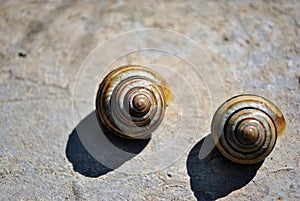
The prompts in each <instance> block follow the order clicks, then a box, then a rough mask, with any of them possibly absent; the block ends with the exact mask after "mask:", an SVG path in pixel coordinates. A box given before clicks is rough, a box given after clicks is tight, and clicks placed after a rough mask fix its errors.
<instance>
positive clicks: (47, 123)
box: [0, 0, 300, 200]
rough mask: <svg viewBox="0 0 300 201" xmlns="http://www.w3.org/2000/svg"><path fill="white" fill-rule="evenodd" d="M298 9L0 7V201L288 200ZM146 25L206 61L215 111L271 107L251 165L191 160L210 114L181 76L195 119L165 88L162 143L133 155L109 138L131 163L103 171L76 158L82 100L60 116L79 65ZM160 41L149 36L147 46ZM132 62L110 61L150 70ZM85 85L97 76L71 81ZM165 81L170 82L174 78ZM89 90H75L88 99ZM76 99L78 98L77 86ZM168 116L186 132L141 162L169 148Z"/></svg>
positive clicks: (216, 158)
mask: <svg viewBox="0 0 300 201" xmlns="http://www.w3.org/2000/svg"><path fill="white" fill-rule="evenodd" d="M299 9H300V4H299V2H298V1H296V0H295V1H279V0H278V1H276V0H274V1H251V2H250V1H187V2H185V1H174V2H161V1H147V2H144V1H130V2H125V1H123V0H121V1H101V2H93V1H89V2H86V3H82V2H80V1H63V2H60V1H28V2H23V1H1V3H0V15H1V17H0V111H1V112H0V129H1V132H0V135H1V136H0V142H1V143H0V200H196V199H198V200H214V199H219V198H220V200H299V199H300V182H299V178H300V168H299V166H300V159H299V157H300V148H299V146H300V128H299V124H300V117H299V108H300V94H299V92H300V67H299V65H300V57H299V51H300V41H299V22H300V16H299ZM147 27H153V28H161V29H169V30H172V31H175V32H179V33H181V34H184V35H186V36H187V37H190V38H191V39H192V40H194V41H195V42H196V43H197V44H198V45H199V46H200V47H201V48H202V49H203V51H205V52H206V53H207V55H206V56H203V55H201V56H203V60H206V59H207V58H211V60H212V62H213V63H214V65H215V67H216V68H217V71H218V72H219V73H220V76H221V78H222V81H223V84H224V89H225V95H226V97H223V98H218V99H217V102H218V103H220V102H222V101H224V100H225V99H226V98H229V97H231V96H233V95H237V94H241V93H254V94H257V95H262V96H264V97H266V98H268V99H270V100H272V101H273V102H274V103H275V104H276V105H278V106H279V108H280V109H281V110H282V111H283V113H284V114H285V116H286V120H287V131H286V133H285V134H284V135H283V136H282V137H280V138H279V139H278V142H277V144H276V147H275V149H274V150H273V152H272V153H271V155H270V156H269V157H268V158H267V159H266V160H265V161H264V162H263V163H261V164H256V165H253V166H240V165H236V164H233V163H230V162H228V161H227V160H226V159H224V158H223V157H222V156H221V155H220V153H219V152H218V151H217V150H216V149H213V150H212V151H211V152H210V153H209V155H208V156H207V157H206V158H205V159H203V160H200V159H199V158H198V157H197V155H198V153H199V150H200V148H201V146H202V144H203V140H204V137H205V136H207V137H206V139H208V140H209V139H210V135H209V134H210V129H209V126H210V121H211V117H212V115H213V112H214V111H215V110H216V109H217V106H216V105H214V104H213V105H212V106H211V100H210V99H211V97H209V96H208V95H207V94H209V91H211V90H213V89H211V88H209V90H208V89H207V88H205V87H204V85H201V84H199V83H201V79H199V80H197V81H195V79H197V78H196V77H193V75H191V74H193V73H189V71H182V72H181V74H182V75H184V76H191V77H190V79H189V80H190V83H189V84H190V85H191V86H192V87H194V88H195V92H196V94H197V95H196V96H195V97H196V98H198V97H199V96H200V97H201V101H199V102H200V103H199V104H198V105H197V103H196V104H195V107H199V108H198V109H197V110H196V112H195V114H194V113H192V112H193V110H191V111H188V108H186V110H185V108H184V106H186V105H189V104H193V103H194V101H191V100H193V98H191V97H190V96H187V97H184V98H182V99H180V97H182V96H184V94H185V93H188V91H184V90H182V91H181V92H182V94H181V95H180V90H178V91H176V89H179V88H177V86H174V85H173V86H171V88H172V87H173V88H174V90H175V91H176V93H177V92H178V93H179V95H178V99H176V98H175V99H174V101H173V104H170V107H169V108H168V112H167V114H166V120H165V124H163V126H164V128H167V129H166V130H163V132H165V133H166V135H159V136H158V137H157V138H154V139H151V140H150V141H146V142H140V143H139V144H138V146H137V145H136V144H134V143H132V142H123V141H121V142H120V141H117V142H116V144H117V145H118V146H119V147H121V149H125V151H126V149H131V148H133V149H131V150H129V151H131V152H132V153H134V155H133V156H130V155H129V156H128V157H127V158H122V160H121V161H117V163H114V164H113V165H115V166H114V167H113V168H110V167H107V166H105V165H103V164H101V163H99V161H97V160H96V159H95V158H94V157H92V156H91V155H90V153H89V152H87V150H86V149H85V146H83V144H82V140H81V139H80V136H78V135H79V134H78V130H80V128H81V129H82V128H83V130H84V132H87V131H86V129H93V128H94V127H93V126H94V124H93V125H91V124H92V123H93V122H94V120H95V119H94V116H93V115H94V113H93V112H94V111H93V108H94V105H93V104H90V102H91V103H93V102H94V99H93V96H91V97H88V96H76V99H78V100H79V102H80V103H79V104H78V106H77V107H79V110H80V111H82V113H81V114H79V115H78V116H76V115H75V116H76V118H75V120H74V118H73V115H74V110H73V109H72V95H73V94H74V91H73V89H74V83H75V78H76V75H77V73H78V72H79V69H80V66H81V65H82V63H83V62H84V60H85V58H87V56H88V54H89V53H90V52H91V51H92V50H93V49H94V48H96V47H97V45H99V44H100V43H102V42H104V41H106V40H107V39H109V38H112V37H114V36H116V35H118V34H120V33H123V32H126V31H130V30H133V29H139V28H147ZM160 41H161V39H159V38H154V39H153V41H152V42H153V43H155V42H160ZM148 43H151V42H149V41H148ZM141 48H142V47H141ZM111 54H113V52H106V55H103V57H106V56H109V55H111ZM208 55H209V56H208ZM135 56H136V55H133V56H132V57H130V55H129V56H128V58H127V57H126V58H124V59H123V60H122V59H121V60H120V61H116V64H118V62H119V63H126V62H127V63H138V64H147V63H149V62H150V60H147V58H148V57H147V54H145V55H142V56H141V55H139V57H137V56H136V57H135ZM143 56H144V57H143ZM148 56H149V55H148ZM169 56H170V55H169ZM201 56H199V59H201ZM100 57H101V55H100ZM204 57H205V58H204ZM151 58H152V57H151ZM164 58H166V57H163V59H162V60H159V61H165V60H164ZM167 58H168V62H169V63H168V62H166V63H163V64H164V65H167V64H168V65H174V69H175V70H176V72H179V71H180V67H179V66H180V65H179V62H180V61H176V58H175V59H172V58H171V57H167ZM160 59H161V58H160ZM177 59H178V58H177ZM88 76H90V77H91V80H92V79H99V77H100V76H103V75H97V74H92V75H91V74H89V75H86V76H84V73H83V75H81V76H80V78H81V79H82V82H83V83H84V81H86V80H89V78H88ZM201 76H203V77H206V79H210V78H211V77H210V76H212V75H211V74H210V73H208V72H206V71H204V72H203V74H202V75H201ZM95 77H96V78H95ZM167 79H169V80H170V82H171V83H172V84H176V82H178V81H177V80H178V79H179V77H178V73H177V74H176V73H175V74H174V75H170V76H169V77H168V78H167ZM212 81H214V80H213V79H212ZM202 82H203V80H202ZM93 84H94V85H96V84H97V83H93ZM177 84H178V83H177ZM208 84H209V83H208ZM219 84H221V82H215V85H216V86H218V85H219ZM94 85H93V86H91V85H83V86H81V87H82V88H83V91H84V88H86V89H92V90H95V89H94V87H95V86H94ZM202 86H203V87H202ZM178 87H180V86H178ZM77 90H79V91H80V92H81V88H80V86H79V88H77ZM197 90H199V91H197ZM198 92H199V93H198ZM79 94H80V93H79ZM180 104H181V105H183V106H182V108H181V109H183V113H182V114H185V113H190V112H191V113H190V115H188V116H176V115H178V114H181V113H180V112H178V111H176V109H177V108H178V107H177V106H176V105H180ZM209 107H212V108H211V109H209V110H206V108H209ZM192 108H193V107H192ZM197 112H198V113H197ZM180 118H181V123H182V124H181V128H186V129H187V130H185V132H184V133H183V135H178V136H179V137H178V139H180V140H181V139H182V144H181V145H180V144H179V145H177V144H176V143H175V142H176V141H174V143H173V144H172V143H171V144H172V145H174V146H171V150H168V151H166V152H165V153H166V154H167V155H166V158H163V157H161V156H162V155H158V156H159V157H158V156H156V158H154V159H153V160H151V161H149V160H148V159H147V157H148V156H152V155H151V153H154V154H155V153H157V152H159V150H160V149H162V148H163V147H164V146H165V143H168V142H169V141H172V138H173V136H172V132H171V131H173V132H175V133H176V129H177V127H176V122H177V121H180ZM189 122H195V123H191V124H190V125H189ZM85 123H87V124H85ZM195 124H197V125H195ZM81 125H85V126H83V127H82V126H81ZM199 125H200V126H199ZM76 128H77V129H76ZM85 128H86V129H85ZM95 129H96V128H95ZM189 135H191V136H192V138H189ZM187 136H188V137H187ZM180 137H182V138H180ZM176 138H177V137H176ZM172 142H173V141H172ZM177 143H178V142H177ZM117 145H116V146H117ZM175 145H176V146H175ZM102 151H103V155H105V154H107V153H105V149H102ZM127 151H128V150H127ZM149 153H150V154H149ZM162 153H164V152H162ZM169 154H175V155H178V157H175V158H172V160H171V161H168V158H170V157H171V156H173V155H169ZM100 155H101V154H100ZM108 155H109V153H108ZM105 156H107V155H105ZM144 156H147V157H146V158H143V157H144ZM150 158H151V157H150ZM105 159H108V157H106V158H105ZM146 159H147V160H146ZM101 162H102V161H101ZM113 162H116V161H113ZM149 164H150V165H149ZM162 164H163V165H162ZM154 165H156V166H154ZM140 167H143V168H145V170H148V171H146V172H143V171H142V170H143V169H141V170H140V169H138V168H140ZM152 167H153V171H151V168H152ZM133 170H136V171H133ZM130 171H131V172H130ZM129 172H130V173H129ZM133 172H134V174H132V173H133Z"/></svg>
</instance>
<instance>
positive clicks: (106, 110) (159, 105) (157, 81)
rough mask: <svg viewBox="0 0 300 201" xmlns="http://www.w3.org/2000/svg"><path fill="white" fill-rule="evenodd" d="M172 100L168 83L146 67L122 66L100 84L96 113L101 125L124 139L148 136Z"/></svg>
mask: <svg viewBox="0 0 300 201" xmlns="http://www.w3.org/2000/svg"><path fill="white" fill-rule="evenodd" d="M170 99H171V91H170V90H169V86H168V84H167V82H166V81H165V80H164V79H163V78H162V77H161V76H160V75H159V74H157V73H156V72H155V71H153V70H151V69H149V68H146V67H143V66H133V65H131V66H122V67H119V68H117V69H115V70H113V71H112V72H110V73H109V74H108V75H107V76H106V77H105V78H104V79H103V81H102V82H101V83H100V86H99V89H98V93H97V98H96V113H97V116H98V120H99V121H100V123H101V125H102V126H104V127H105V128H106V129H108V130H109V131H110V132H112V133H114V134H116V135H118V136H121V137H124V138H136V139H141V138H148V137H149V136H150V135H151V133H152V132H153V131H154V130H155V129H156V128H157V127H158V126H159V124H160V123H161V121H162V120H163V117H164V113H165V109H166V106H167V104H168V103H169V101H170Z"/></svg>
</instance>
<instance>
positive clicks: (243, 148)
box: [211, 95, 286, 164]
mask: <svg viewBox="0 0 300 201" xmlns="http://www.w3.org/2000/svg"><path fill="white" fill-rule="evenodd" d="M285 128H286V123H285V119H284V117H283V115H282V113H281V111H280V110H279V109H278V108H277V107H276V106H275V105H274V104H273V103H272V102H270V101H269V100H267V99H265V98H262V97H259V96H256V95H240V96H236V97H233V98H231V99H229V100H228V101H226V102H225V103H223V104H222V105H221V106H220V107H219V109H218V110H217V111H216V113H215V115H214V117H213V120H212V124H211V132H212V136H213V139H214V141H215V143H216V145H217V148H218V149H219V150H220V152H221V153H222V154H223V155H224V156H225V157H226V158H228V159H229V160H231V161H233V162H236V163H241V164H254V163H257V162H259V161H262V160H263V159H264V158H265V157H267V156H268V155H269V154H270V152H271V151H272V149H273V147H274V146H275V143H276V140H277V136H281V135H282V134H283V133H284V131H285Z"/></svg>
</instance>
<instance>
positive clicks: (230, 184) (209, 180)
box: [187, 134, 263, 200]
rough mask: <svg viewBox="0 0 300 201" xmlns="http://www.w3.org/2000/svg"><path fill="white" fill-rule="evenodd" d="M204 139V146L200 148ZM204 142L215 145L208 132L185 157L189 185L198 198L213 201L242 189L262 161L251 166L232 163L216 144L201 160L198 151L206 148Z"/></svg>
mask: <svg viewBox="0 0 300 201" xmlns="http://www.w3.org/2000/svg"><path fill="white" fill-rule="evenodd" d="M204 140H205V145H204V146H203V147H202V145H203V142H204ZM206 143H209V146H215V145H214V142H213V138H212V135H211V134H209V135H208V136H206V137H205V138H204V139H202V140H201V141H200V142H198V143H197V144H196V145H195V146H194V147H193V148H192V150H191V151H190V153H189V155H188V159H187V170H188V174H189V176H190V185H191V189H192V191H193V192H194V195H195V197H196V198H197V200H216V199H218V198H221V197H224V196H226V195H228V194H229V193H231V192H232V191H234V190H237V189H240V188H242V187H243V186H245V185H246V184H248V183H249V182H250V181H251V180H252V179H253V177H254V176H255V175H256V172H257V170H258V169H259V168H260V167H261V165H262V163H263V161H261V162H259V163H256V164H252V165H242V164H236V163H233V162H231V161H229V160H228V159H226V158H225V157H224V156H223V155H222V154H221V153H220V152H219V150H218V149H217V148H216V147H214V148H213V149H212V151H211V152H209V154H208V155H207V156H206V157H205V158H203V159H200V157H199V153H200V150H201V148H204V149H205V148H206V147H205V146H207V144H206Z"/></svg>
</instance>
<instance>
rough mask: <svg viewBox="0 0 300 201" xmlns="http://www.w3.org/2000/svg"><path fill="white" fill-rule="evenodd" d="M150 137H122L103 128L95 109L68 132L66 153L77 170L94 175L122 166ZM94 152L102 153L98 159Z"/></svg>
mask: <svg viewBox="0 0 300 201" xmlns="http://www.w3.org/2000/svg"><path fill="white" fill-rule="evenodd" d="M82 140H84V142H83V141H82ZM149 141H150V139H138V140H129V139H123V138H121V137H118V136H116V135H114V134H112V133H109V132H108V131H107V130H105V131H104V130H103V129H102V128H101V126H100V125H99V123H98V120H97V116H96V113H95V111H93V112H91V113H90V114H89V115H87V116H86V117H85V118H84V119H83V120H82V121H81V122H80V123H79V124H78V125H77V126H76V127H75V128H74V129H73V131H72V133H71V134H70V135H69V139H68V142H67V146H66V157H67V159H68V160H69V161H70V162H71V163H72V165H73V169H74V171H76V172H78V173H80V174H82V175H84V176H86V177H94V178H95V177H99V176H102V175H104V174H106V173H108V172H110V171H112V170H115V169H116V168H118V167H120V166H121V165H122V164H123V163H125V162H126V161H128V160H130V159H131V158H133V157H134V156H136V155H137V154H138V153H140V152H141V151H142V150H143V149H144V148H145V147H146V145H147V144H148V143H149ZM95 154H96V155H97V156H99V158H98V160H96V159H95V158H94V157H93V156H95ZM92 155H93V156H92ZM102 163H105V164H102ZM107 164H108V166H109V167H107Z"/></svg>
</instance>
